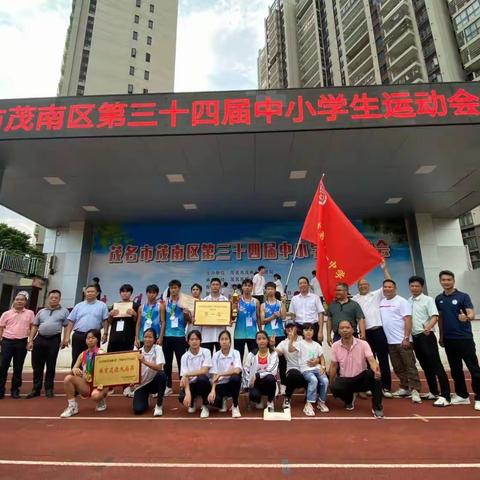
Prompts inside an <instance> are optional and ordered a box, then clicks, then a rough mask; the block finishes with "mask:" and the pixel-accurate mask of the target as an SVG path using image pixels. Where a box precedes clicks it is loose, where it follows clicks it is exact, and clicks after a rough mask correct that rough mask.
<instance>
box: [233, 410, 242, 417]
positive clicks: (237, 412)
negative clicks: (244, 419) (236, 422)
mask: <svg viewBox="0 0 480 480" xmlns="http://www.w3.org/2000/svg"><path fill="white" fill-rule="evenodd" d="M241 416H242V414H241V413H240V408H239V407H232V418H240V417H241Z"/></svg>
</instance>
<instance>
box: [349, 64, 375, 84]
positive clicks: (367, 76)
mask: <svg viewBox="0 0 480 480" xmlns="http://www.w3.org/2000/svg"><path fill="white" fill-rule="evenodd" d="M349 83H350V85H372V84H374V83H375V70H374V68H373V66H372V67H371V69H370V70H369V71H367V72H366V73H365V72H364V71H362V72H359V73H357V74H355V75H354V76H351V77H349Z"/></svg>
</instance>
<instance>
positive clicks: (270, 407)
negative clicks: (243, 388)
mask: <svg viewBox="0 0 480 480" xmlns="http://www.w3.org/2000/svg"><path fill="white" fill-rule="evenodd" d="M267 410H268V411H269V412H274V411H275V405H274V403H273V402H267Z"/></svg>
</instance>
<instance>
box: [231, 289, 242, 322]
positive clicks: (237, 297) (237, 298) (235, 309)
mask: <svg viewBox="0 0 480 480" xmlns="http://www.w3.org/2000/svg"><path fill="white" fill-rule="evenodd" d="M231 302H232V318H233V319H234V320H236V319H237V316H238V304H239V302H240V294H239V293H238V292H237V291H235V292H233V294H232V298H231Z"/></svg>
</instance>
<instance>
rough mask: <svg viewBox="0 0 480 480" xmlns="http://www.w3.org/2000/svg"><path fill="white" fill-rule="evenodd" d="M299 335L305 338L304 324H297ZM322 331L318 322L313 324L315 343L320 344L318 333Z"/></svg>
mask: <svg viewBox="0 0 480 480" xmlns="http://www.w3.org/2000/svg"><path fill="white" fill-rule="evenodd" d="M296 325H297V335H301V336H302V337H303V324H301V323H297V324H296ZM319 330H320V325H319V324H318V322H315V323H314V324H313V338H312V340H313V341H314V342H317V343H319V341H318V331H319Z"/></svg>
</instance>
